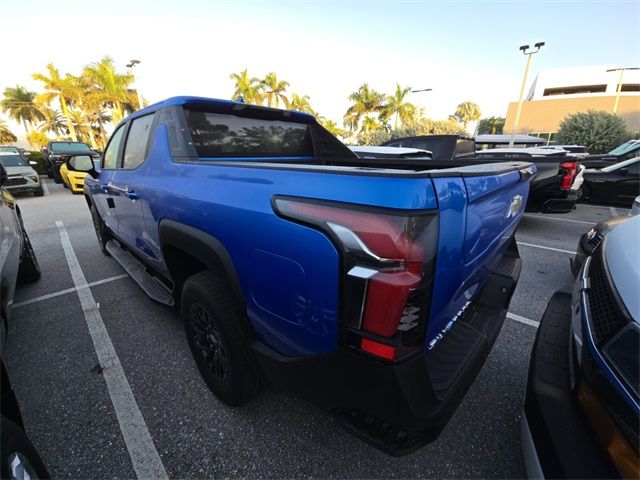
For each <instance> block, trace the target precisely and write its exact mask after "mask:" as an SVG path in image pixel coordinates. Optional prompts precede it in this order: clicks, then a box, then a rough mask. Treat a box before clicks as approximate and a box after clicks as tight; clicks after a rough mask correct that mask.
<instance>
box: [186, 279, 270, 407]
mask: <svg viewBox="0 0 640 480" xmlns="http://www.w3.org/2000/svg"><path fill="white" fill-rule="evenodd" d="M180 310H181V312H180V313H181V316H182V320H183V322H184V327H185V333H186V336H187V341H188V343H189V348H190V349H191V354H192V355H193V358H194V360H195V361H196V365H197V366H198V370H200V374H201V375H202V378H203V379H204V381H205V383H206V384H207V386H208V387H209V389H210V390H211V391H212V392H213V393H214V394H215V395H216V396H217V397H218V398H219V399H220V400H221V401H222V402H223V403H225V404H227V405H231V406H236V405H241V404H243V403H246V402H248V401H249V400H251V399H252V398H253V397H254V396H255V395H256V393H257V391H258V379H257V377H256V375H255V373H254V371H253V369H252V368H251V364H250V360H249V355H248V349H247V345H248V342H247V339H248V338H249V332H248V326H246V325H247V324H246V323H244V322H245V321H246V320H245V319H244V318H243V317H244V314H243V313H242V311H241V308H239V306H238V305H236V304H234V302H232V301H231V294H230V292H229V289H228V288H227V286H226V284H225V283H224V282H222V281H221V280H220V279H219V278H218V277H216V276H215V275H214V274H213V273H212V272H209V271H204V272H200V273H196V274H195V275H193V276H191V277H189V278H188V279H187V280H186V281H185V283H184V286H183V288H182V296H181V308H180ZM243 326H245V328H243Z"/></svg>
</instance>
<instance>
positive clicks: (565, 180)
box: [560, 160, 578, 190]
mask: <svg viewBox="0 0 640 480" xmlns="http://www.w3.org/2000/svg"><path fill="white" fill-rule="evenodd" d="M560 168H562V169H563V170H565V174H564V175H563V176H562V185H561V187H560V188H561V189H562V190H569V189H570V188H571V184H572V183H573V179H574V178H575V176H576V172H577V171H578V162H577V161H575V160H573V161H568V162H562V163H561V164H560Z"/></svg>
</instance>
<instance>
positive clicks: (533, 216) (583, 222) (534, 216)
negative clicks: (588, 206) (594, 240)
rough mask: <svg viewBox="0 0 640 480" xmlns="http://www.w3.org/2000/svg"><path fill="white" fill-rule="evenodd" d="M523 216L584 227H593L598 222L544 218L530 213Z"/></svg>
mask: <svg viewBox="0 0 640 480" xmlns="http://www.w3.org/2000/svg"><path fill="white" fill-rule="evenodd" d="M524 216H525V217H529V218H539V219H540V220H555V221H557V222H571V223H582V224H584V225H595V224H596V223H598V222H585V221H584V220H572V219H570V218H557V217H545V216H543V215H534V214H532V213H525V214H524Z"/></svg>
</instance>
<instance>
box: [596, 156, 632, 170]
mask: <svg viewBox="0 0 640 480" xmlns="http://www.w3.org/2000/svg"><path fill="white" fill-rule="evenodd" d="M639 160H640V157H634V158H630V159H629V160H625V161H624V162H620V163H616V164H614V165H611V166H609V167H605V168H603V169H602V170H601V171H602V172H607V173H609V172H614V171H616V170H618V169H620V168H624V167H628V166H629V165H632V164H634V163H636V162H637V161H639Z"/></svg>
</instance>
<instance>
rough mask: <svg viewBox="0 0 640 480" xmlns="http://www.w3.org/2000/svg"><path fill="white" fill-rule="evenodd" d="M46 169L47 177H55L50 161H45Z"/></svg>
mask: <svg viewBox="0 0 640 480" xmlns="http://www.w3.org/2000/svg"><path fill="white" fill-rule="evenodd" d="M44 169H45V170H46V171H47V177H49V178H53V170H52V169H51V167H50V166H49V164H48V163H45V166H44Z"/></svg>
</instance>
